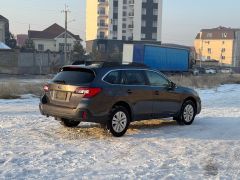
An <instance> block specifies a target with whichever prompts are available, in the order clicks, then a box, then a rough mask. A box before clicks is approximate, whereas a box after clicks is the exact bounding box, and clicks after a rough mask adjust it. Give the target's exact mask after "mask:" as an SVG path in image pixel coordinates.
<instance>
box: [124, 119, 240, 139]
mask: <svg viewBox="0 0 240 180" xmlns="http://www.w3.org/2000/svg"><path fill="white" fill-rule="evenodd" d="M149 122H150V123H142V122H139V123H136V124H133V125H131V126H130V129H131V128H133V129H137V133H134V134H131V133H128V134H127V136H128V137H133V138H143V139H145V138H165V139H166V138H169V139H175V138H182V139H193V140H239V139H240V133H239V132H240V126H239V124H240V118H238V117H197V118H196V120H195V121H194V123H193V124H192V125H191V126H179V125H177V123H176V122H175V121H163V120H156V121H155V120H154V123H151V121H149Z"/></svg>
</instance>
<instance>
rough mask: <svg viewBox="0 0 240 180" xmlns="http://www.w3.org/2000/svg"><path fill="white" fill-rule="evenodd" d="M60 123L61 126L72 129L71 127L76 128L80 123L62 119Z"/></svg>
mask: <svg viewBox="0 0 240 180" xmlns="http://www.w3.org/2000/svg"><path fill="white" fill-rule="evenodd" d="M60 123H61V124H62V125H63V126H66V127H71V128H73V127H77V126H78V125H79V124H80V121H74V120H70V119H64V118H62V119H61V122H60Z"/></svg>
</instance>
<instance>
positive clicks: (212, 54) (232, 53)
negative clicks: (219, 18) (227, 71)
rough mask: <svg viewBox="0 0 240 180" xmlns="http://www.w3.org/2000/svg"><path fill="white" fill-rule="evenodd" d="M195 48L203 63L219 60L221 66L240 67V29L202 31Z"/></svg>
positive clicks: (222, 28)
mask: <svg viewBox="0 0 240 180" xmlns="http://www.w3.org/2000/svg"><path fill="white" fill-rule="evenodd" d="M194 46H195V49H196V53H197V58H198V59H199V60H201V61H204V60H217V61H218V62H219V65H226V66H232V67H239V66H240V29H232V28H226V27H222V26H220V27H217V28H213V29H202V30H201V31H200V32H199V33H198V34H197V36H196V39H195V42H194Z"/></svg>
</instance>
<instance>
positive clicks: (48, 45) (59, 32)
mask: <svg viewBox="0 0 240 180" xmlns="http://www.w3.org/2000/svg"><path fill="white" fill-rule="evenodd" d="M28 38H29V39H31V40H32V41H33V44H34V47H35V49H36V50H37V51H47V50H50V51H52V52H58V51H64V43H65V29H64V28H63V27H61V26H59V25H58V24H53V25H51V26H50V27H48V28H47V29H45V30H43V31H28ZM77 41H81V39H80V37H79V35H74V34H72V33H71V32H69V31H68V32H67V51H68V52H69V51H71V50H73V47H74V44H75V43H76V42H77Z"/></svg>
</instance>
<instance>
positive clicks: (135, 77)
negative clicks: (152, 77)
mask: <svg viewBox="0 0 240 180" xmlns="http://www.w3.org/2000/svg"><path fill="white" fill-rule="evenodd" d="M124 76H125V84H126V85H146V84H147V83H146V78H145V76H144V72H143V71H141V70H126V71H124Z"/></svg>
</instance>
